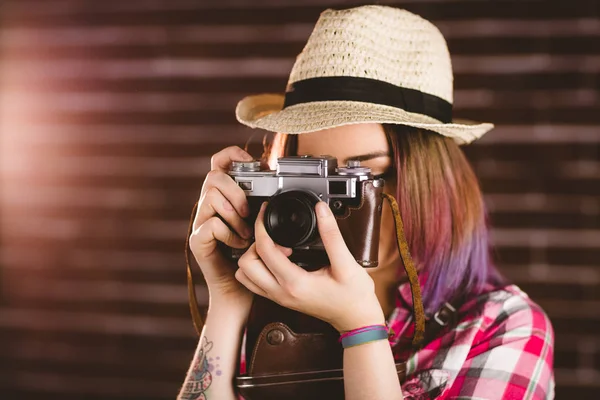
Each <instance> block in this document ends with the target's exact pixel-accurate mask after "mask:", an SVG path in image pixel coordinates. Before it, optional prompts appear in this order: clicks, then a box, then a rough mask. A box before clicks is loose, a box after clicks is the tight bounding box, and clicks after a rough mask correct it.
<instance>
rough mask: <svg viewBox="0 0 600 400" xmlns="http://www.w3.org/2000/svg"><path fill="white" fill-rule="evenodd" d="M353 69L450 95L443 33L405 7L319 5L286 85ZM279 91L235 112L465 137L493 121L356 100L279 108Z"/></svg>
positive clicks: (275, 123) (265, 119) (272, 123)
mask: <svg viewBox="0 0 600 400" xmlns="http://www.w3.org/2000/svg"><path fill="white" fill-rule="evenodd" d="M330 76H351V77H359V78H370V79H376V80H380V81H385V82H387V83H391V84H393V85H396V86H399V87H403V88H408V89H415V90H419V91H421V92H423V93H427V94H431V95H434V96H437V97H440V98H442V99H444V100H446V101H448V102H449V103H452V101H453V97H452V92H453V75H452V65H451V61H450V55H449V53H448V48H447V46H446V41H445V39H444V37H443V36H442V34H441V33H440V31H439V30H438V29H437V28H436V27H435V26H434V25H433V24H431V23H430V22H429V21H427V20H425V19H423V18H421V17H419V16H417V15H415V14H412V13H410V12H408V11H406V10H402V9H398V8H393V7H387V6H362V7H355V8H351V9H347V10H326V11H324V12H323V13H322V14H321V16H320V18H319V20H318V21H317V23H316V25H315V28H314V30H313V32H312V34H311V35H310V37H309V39H308V41H307V43H306V45H305V47H304V49H303V50H302V52H301V53H300V54H299V55H298V57H297V59H296V62H295V64H294V66H293V68H292V71H291V73H290V77H289V80H288V87H290V85H291V84H293V83H294V82H298V81H302V80H305V79H310V78H318V77H330ZM283 101H284V95H283V94H263V95H255V96H249V97H246V98H244V99H243V100H241V101H240V102H239V103H238V106H237V108H236V117H237V119H238V121H240V122H241V123H243V124H245V125H247V126H250V127H252V128H262V129H266V130H268V131H272V132H285V133H292V134H300V133H306V132H313V131H318V130H322V129H327V128H332V127H336V126H342V125H347V124H356V123H363V122H377V123H396V124H402V125H408V126H414V127H418V128H423V129H428V130H431V131H434V132H437V133H439V134H442V135H445V136H449V137H452V138H454V140H455V141H456V142H457V143H459V144H465V143H470V142H471V141H473V140H475V139H477V138H479V137H481V136H482V135H483V134H485V133H486V132H488V131H489V130H490V129H492V128H493V125H492V124H490V123H474V122H470V121H453V122H452V123H450V124H444V123H441V122H440V121H438V120H436V119H434V118H431V117H429V116H426V115H422V114H417V113H411V112H407V111H405V110H402V109H400V108H396V107H390V106H386V105H379V104H371V103H364V102H358V101H319V102H310V103H304V104H296V105H293V106H290V107H287V108H285V109H283V110H282V108H283Z"/></svg>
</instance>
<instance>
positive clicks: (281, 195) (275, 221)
mask: <svg viewBox="0 0 600 400" xmlns="http://www.w3.org/2000/svg"><path fill="white" fill-rule="evenodd" d="M229 175H230V176H231V177H232V178H233V179H234V180H235V182H236V183H237V184H238V185H239V186H240V187H241V188H242V189H243V190H244V193H246V196H247V200H248V203H249V207H250V216H249V217H248V218H247V222H248V224H249V225H250V226H254V221H255V220H256V217H257V214H258V212H259V209H260V206H261V204H262V202H264V201H268V205H267V207H266V210H265V215H264V224H265V227H266V229H267V232H268V233H269V235H270V236H271V238H272V239H273V241H275V242H276V243H278V244H280V245H282V246H285V247H291V248H292V249H293V254H292V256H291V257H290V260H291V261H292V262H294V263H296V264H298V265H300V266H301V267H303V268H305V269H308V270H314V269H318V268H321V267H323V266H325V265H330V262H329V259H328V257H327V253H326V252H325V248H324V247H323V243H322V241H321V239H320V237H319V231H318V228H317V216H316V214H315V205H316V204H317V202H318V201H319V200H322V201H325V202H326V203H327V204H328V205H329V207H330V209H331V210H332V212H333V214H334V215H335V218H336V220H337V222H338V226H339V228H340V231H341V233H342V236H343V238H344V241H345V242H346V245H347V246H348V249H349V250H350V251H351V252H352V254H353V255H354V258H355V259H356V261H357V262H358V263H359V264H360V265H362V266H363V267H376V266H377V262H378V261H377V252H378V247H379V227H380V224H381V206H382V196H381V192H382V190H383V184H384V182H383V180H382V179H374V178H373V176H372V175H371V170H370V169H369V168H365V167H362V166H361V165H360V162H359V161H357V160H350V161H349V162H348V164H347V165H346V166H345V167H338V165H337V159H336V158H335V157H331V156H319V157H311V156H292V157H282V158H279V159H278V164H277V170H275V171H273V170H261V168H260V162H259V161H252V162H233V163H232V166H231V169H230V171H229ZM228 250H229V252H228V253H229V256H230V257H231V258H233V259H236V258H239V257H240V256H241V255H242V254H243V253H244V252H245V250H240V249H232V248H228Z"/></svg>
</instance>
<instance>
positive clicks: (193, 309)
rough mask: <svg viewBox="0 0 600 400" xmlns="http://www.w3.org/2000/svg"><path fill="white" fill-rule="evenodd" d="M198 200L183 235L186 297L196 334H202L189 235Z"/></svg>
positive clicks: (202, 319) (202, 325)
mask: <svg viewBox="0 0 600 400" xmlns="http://www.w3.org/2000/svg"><path fill="white" fill-rule="evenodd" d="M198 203H199V201H197V202H196V204H194V208H192V216H191V217H190V225H189V227H188V233H187V236H186V237H185V266H186V268H187V288H188V299H189V303H190V313H191V314H192V322H193V323H194V328H196V333H197V334H198V336H200V335H202V328H203V327H204V318H202V315H200V309H199V307H198V299H197V298H196V284H195V283H194V274H193V273H192V267H190V253H191V248H190V236H191V235H192V232H193V230H194V219H195V217H196V210H197V209H198Z"/></svg>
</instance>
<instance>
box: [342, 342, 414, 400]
mask: <svg viewBox="0 0 600 400" xmlns="http://www.w3.org/2000/svg"><path fill="white" fill-rule="evenodd" d="M344 392H345V394H346V396H345V398H346V400H365V399H369V400H379V399H382V400H383V399H385V400H390V399H394V400H400V399H402V398H403V396H402V391H401V388H400V381H399V380H398V374H397V373H396V364H395V362H394V357H393V355H392V350H391V347H390V344H389V342H388V341H387V340H378V341H375V342H371V343H366V344H362V345H359V346H354V347H349V348H347V349H345V350H344Z"/></svg>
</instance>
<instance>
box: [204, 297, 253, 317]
mask: <svg viewBox="0 0 600 400" xmlns="http://www.w3.org/2000/svg"><path fill="white" fill-rule="evenodd" d="M251 307H252V295H251V294H249V295H245V294H244V295H235V296H234V295H225V296H224V295H212V294H211V295H210V299H209V302H208V312H209V313H211V314H219V315H222V316H227V317H233V318H237V319H239V318H243V319H244V320H245V319H246V318H247V317H248V314H249V313H250V308H251Z"/></svg>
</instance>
